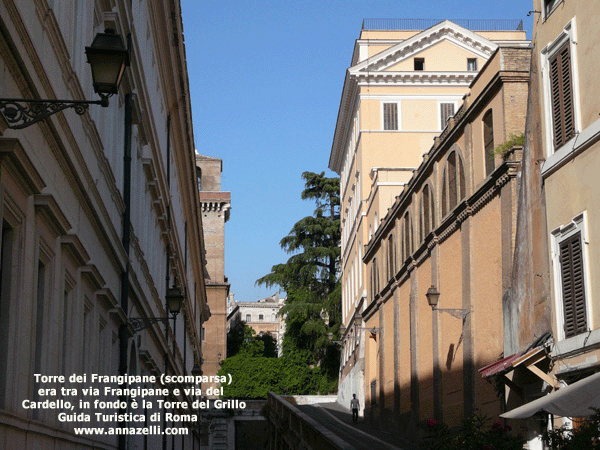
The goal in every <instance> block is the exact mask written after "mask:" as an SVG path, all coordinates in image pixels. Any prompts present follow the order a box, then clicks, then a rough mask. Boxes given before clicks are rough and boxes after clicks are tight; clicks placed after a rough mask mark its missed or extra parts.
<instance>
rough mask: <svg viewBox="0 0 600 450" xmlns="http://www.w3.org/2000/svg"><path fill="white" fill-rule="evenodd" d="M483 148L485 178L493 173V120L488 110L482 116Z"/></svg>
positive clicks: (490, 111)
mask: <svg viewBox="0 0 600 450" xmlns="http://www.w3.org/2000/svg"><path fill="white" fill-rule="evenodd" d="M483 147H484V152H483V153H484V154H483V157H484V158H485V176H486V177H487V176H488V175H489V174H490V173H492V172H493V171H494V159H495V155H494V118H493V114H492V110H491V109H490V110H489V111H488V112H486V113H485V115H484V116H483Z"/></svg>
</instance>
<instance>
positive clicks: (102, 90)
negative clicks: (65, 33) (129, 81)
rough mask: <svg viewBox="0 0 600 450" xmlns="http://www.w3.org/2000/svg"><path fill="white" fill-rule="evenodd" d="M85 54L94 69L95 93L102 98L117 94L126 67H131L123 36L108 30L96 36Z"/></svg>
mask: <svg viewBox="0 0 600 450" xmlns="http://www.w3.org/2000/svg"><path fill="white" fill-rule="evenodd" d="M85 54H86V56H87V60H88V63H89V64H90V66H91V68H92V80H93V84H94V91H95V92H96V93H97V94H99V95H100V97H102V98H107V97H108V96H109V95H111V94H117V93H118V91H119V85H120V84H121V80H122V79H123V74H124V73H125V67H126V66H128V65H129V52H128V51H127V49H126V48H125V46H124V45H123V40H122V39H121V36H120V35H118V34H116V33H115V30H114V29H112V28H107V29H106V30H104V33H98V34H97V35H96V37H95V38H94V41H93V42H92V45H90V46H89V47H86V48H85ZM107 102H108V99H107Z"/></svg>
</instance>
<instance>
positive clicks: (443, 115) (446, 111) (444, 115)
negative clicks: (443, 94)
mask: <svg viewBox="0 0 600 450" xmlns="http://www.w3.org/2000/svg"><path fill="white" fill-rule="evenodd" d="M453 115H454V103H440V123H441V128H442V130H443V129H444V128H446V122H448V119H449V118H450V117H452V116H453Z"/></svg>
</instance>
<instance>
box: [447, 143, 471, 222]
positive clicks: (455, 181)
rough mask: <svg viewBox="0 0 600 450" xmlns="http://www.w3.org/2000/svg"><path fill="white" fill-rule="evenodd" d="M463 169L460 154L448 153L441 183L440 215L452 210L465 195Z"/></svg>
mask: <svg viewBox="0 0 600 450" xmlns="http://www.w3.org/2000/svg"><path fill="white" fill-rule="evenodd" d="M465 191H466V186H465V171H464V168H463V164H462V161H461V159H460V156H458V154H457V153H456V151H453V152H452V153H450V155H448V159H447V161H446V168H445V170H444V178H443V183H442V216H445V215H446V214H447V213H449V212H450V211H452V210H453V209H454V208H455V207H456V205H458V203H459V202H460V201H461V200H462V199H463V198H464V197H465V193H466V192H465Z"/></svg>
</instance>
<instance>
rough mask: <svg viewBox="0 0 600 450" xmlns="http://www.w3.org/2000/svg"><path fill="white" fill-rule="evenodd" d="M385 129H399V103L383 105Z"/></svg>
mask: <svg viewBox="0 0 600 450" xmlns="http://www.w3.org/2000/svg"><path fill="white" fill-rule="evenodd" d="M383 129H384V130H397V129H398V103H384V104H383Z"/></svg>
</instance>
